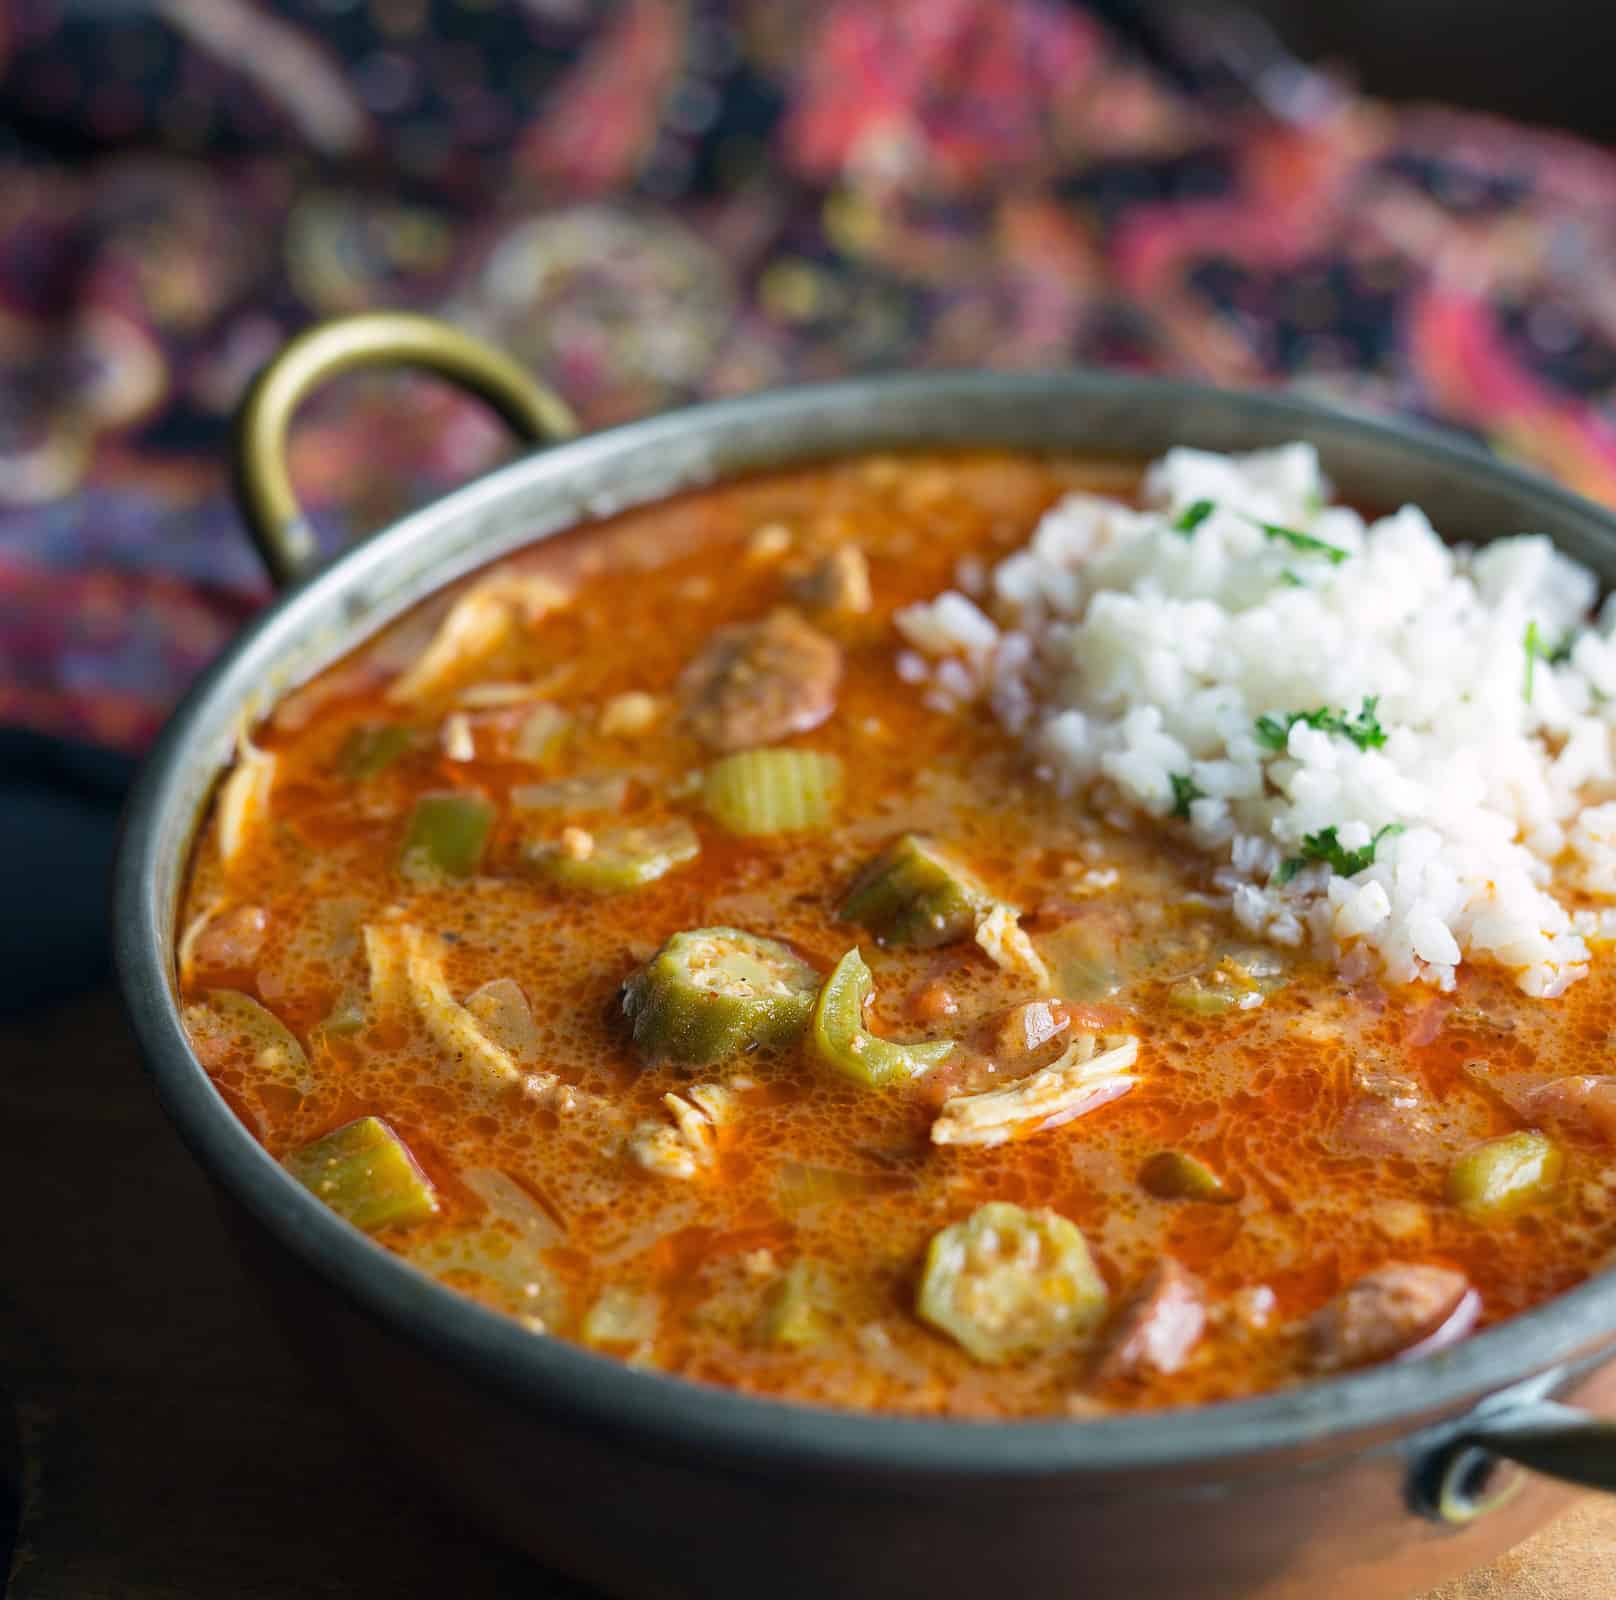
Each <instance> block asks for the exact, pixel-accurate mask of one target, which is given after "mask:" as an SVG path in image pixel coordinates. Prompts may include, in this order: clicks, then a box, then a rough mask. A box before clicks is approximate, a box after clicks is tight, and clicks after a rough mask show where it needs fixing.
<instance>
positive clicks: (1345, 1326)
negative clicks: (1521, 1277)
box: [1307, 1262, 1481, 1372]
mask: <svg viewBox="0 0 1616 1600" xmlns="http://www.w3.org/2000/svg"><path fill="white" fill-rule="evenodd" d="M1480 1310H1481V1301H1480V1297H1479V1296H1478V1295H1477V1294H1476V1292H1475V1291H1474V1290H1473V1289H1472V1288H1471V1287H1470V1280H1469V1279H1468V1278H1467V1277H1465V1275H1464V1274H1463V1273H1462V1272H1455V1271H1454V1270H1452V1269H1451V1268H1449V1267H1433V1266H1423V1265H1415V1264H1411V1263H1407V1262H1392V1263H1390V1264H1389V1265H1387V1266H1384V1267H1377V1268H1376V1269H1375V1270H1374V1271H1373V1272H1371V1273H1368V1274H1366V1275H1365V1276H1364V1277H1362V1278H1360V1279H1358V1281H1357V1282H1356V1283H1354V1284H1352V1285H1351V1286H1350V1287H1349V1288H1347V1289H1344V1290H1343V1291H1342V1292H1341V1293H1340V1294H1338V1295H1337V1296H1336V1297H1335V1299H1334V1300H1332V1301H1330V1303H1329V1304H1328V1305H1326V1306H1325V1307H1323V1308H1322V1309H1321V1310H1320V1311H1318V1312H1317V1313H1316V1314H1315V1315H1314V1317H1313V1319H1312V1321H1311V1322H1309V1324H1308V1329H1307V1332H1308V1343H1309V1347H1310V1348H1309V1359H1310V1364H1311V1365H1312V1368H1313V1370H1314V1371H1315V1372H1339V1371H1342V1370H1343V1369H1345V1368H1348V1367H1362V1366H1367V1365H1368V1364H1369V1363H1370V1362H1373V1361H1385V1360H1386V1359H1387V1358H1388V1357H1390V1356H1395V1355H1414V1354H1424V1353H1426V1352H1427V1351H1428V1350H1434V1349H1438V1348H1440V1347H1441V1346H1442V1345H1447V1344H1452V1343H1454V1342H1455V1341H1457V1340H1459V1339H1462V1338H1463V1337H1464V1336H1465V1334H1467V1333H1469V1331H1470V1330H1471V1328H1473V1327H1474V1326H1475V1323H1476V1317H1477V1314H1478V1313H1479V1312H1480Z"/></svg>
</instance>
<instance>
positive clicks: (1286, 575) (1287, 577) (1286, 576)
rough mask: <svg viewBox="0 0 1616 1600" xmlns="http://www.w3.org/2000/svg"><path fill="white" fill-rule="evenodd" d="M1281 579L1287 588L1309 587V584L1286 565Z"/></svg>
mask: <svg viewBox="0 0 1616 1600" xmlns="http://www.w3.org/2000/svg"><path fill="white" fill-rule="evenodd" d="M1279 581H1280V582H1281V583H1282V584H1284V585H1285V587H1286V588H1287V589H1305V588H1306V587H1307V585H1306V584H1305V583H1303V582H1302V580H1301V579H1300V578H1298V577H1297V576H1296V574H1295V573H1294V572H1292V571H1291V569H1290V568H1289V567H1286V568H1285V570H1284V571H1283V572H1281V573H1280V575H1279Z"/></svg>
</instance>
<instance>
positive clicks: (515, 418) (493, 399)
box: [231, 311, 578, 586]
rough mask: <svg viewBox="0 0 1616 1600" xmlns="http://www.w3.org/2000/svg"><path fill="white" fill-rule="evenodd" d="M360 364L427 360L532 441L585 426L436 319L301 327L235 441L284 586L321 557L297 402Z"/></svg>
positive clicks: (522, 374) (249, 397) (377, 316)
mask: <svg viewBox="0 0 1616 1600" xmlns="http://www.w3.org/2000/svg"><path fill="white" fill-rule="evenodd" d="M360 367H420V368H422V369H424V370H425V371H427V372H434V373H436V374H437V375H438V376H439V377H442V378H447V379H449V381H450V382H451V383H457V384H459V385H460V386H461V387H462V388H465V389H469V390H470V391H471V392H472V393H473V394H475V395H477V396H479V397H480V398H481V399H483V400H486V401H487V402H488V404H489V405H490V406H492V407H493V409H494V410H495V411H497V412H498V413H499V415H500V416H501V417H503V418H504V419H505V421H506V422H507V423H508V424H509V425H510V427H511V429H512V430H513V431H514V432H515V433H516V434H518V435H519V436H520V437H521V438H523V439H524V440H526V441H528V442H529V443H531V444H549V443H553V442H554V441H555V440H558V439H566V438H570V437H571V436H572V435H573V434H575V433H576V432H577V431H578V424H577V423H576V421H575V420H574V419H573V415H572V412H571V411H570V410H569V409H568V407H567V404H566V402H565V401H564V400H562V399H561V398H560V396H559V395H556V394H555V393H553V392H552V391H551V390H549V389H547V388H546V387H545V386H544V385H543V384H542V383H540V382H539V381H538V380H537V379H536V378H534V377H533V376H532V375H531V374H529V373H528V372H527V371H526V370H525V369H524V368H523V367H521V366H520V365H519V364H518V363H517V362H515V361H513V360H512V359H511V358H510V357H509V356H507V355H506V354H504V352H503V351H500V350H496V349H494V347H493V346H492V345H488V344H484V343H483V342H482V341H481V340H480V339H474V338H473V337H472V336H471V335H470V334H466V333H462V332H461V331H460V330H459V329H458V328H453V327H451V326H450V325H449V324H448V323H446V322H439V321H438V320H436V319H435V318H433V317H422V316H417V315H415V314H414V313H413V312H407V311H366V312H361V313H359V314H358V315H356V316H351V317H335V318H333V319H332V320H331V321H329V322H321V323H317V324H316V325H315V326H314V327H312V328H309V329H308V330H307V331H305V332H303V333H300V334H299V335H298V336H297V337H296V338H295V339H293V340H292V341H291V342H290V343H289V344H288V345H287V346H286V347H285V348H284V349H283V350H282V351H281V352H280V353H279V354H278V355H276V356H274V357H273V358H272V359H271V360H270V361H269V362H268V363H267V365H265V366H264V367H263V368H262V369H261V370H260V371H259V373H258V374H257V376H256V377H255V378H254V379H253V380H252V383H251V384H250V385H249V386H248V388H247V392H246V394H245V395H244V396H243V397H242V401H241V405H240V406H239V407H238V408H237V411H236V416H235V424H234V428H233V437H232V442H231V464H232V469H233V476H234V482H235V491H236V499H237V501H238V502H239V503H240V506H241V512H242V515H243V517H245V518H246V522H247V530H248V532H249V533H251V534H252V537H253V543H254V544H256V545H257V546H258V553H259V555H261V556H262V557H263V559H264V565H265V566H266V567H268V568H269V574H270V577H272V578H273V579H274V580H275V582H276V584H277V585H281V586H284V585H286V584H288V583H290V582H291V581H292V580H293V579H294V578H296V577H298V576H299V574H300V573H302V572H303V571H304V570H305V569H306V568H307V567H308V565H309V562H310V560H311V559H312V557H313V556H314V554H315V543H314V535H313V533H312V531H311V530H310V528H309V523H308V519H307V518H306V517H305V516H304V515H303V510H302V507H301V506H299V504H298V501H297V495H296V494H295V492H294V491H293V489H292V478H291V473H290V472H289V471H288V470H287V465H286V435H287V430H288V429H289V428H290V426H291V422H292V418H293V416H294V414H295V413H296V411H297V408H298V407H299V406H300V405H301V404H302V403H303V401H304V400H306V399H307V398H308V396H309V395H310V394H311V393H312V392H313V391H314V390H315V389H316V388H317V387H318V386H319V385H320V384H322V383H324V382H325V381H326V379H327V378H334V377H336V376H337V374H339V373H342V372H352V371H354V370H355V369H356V368H360Z"/></svg>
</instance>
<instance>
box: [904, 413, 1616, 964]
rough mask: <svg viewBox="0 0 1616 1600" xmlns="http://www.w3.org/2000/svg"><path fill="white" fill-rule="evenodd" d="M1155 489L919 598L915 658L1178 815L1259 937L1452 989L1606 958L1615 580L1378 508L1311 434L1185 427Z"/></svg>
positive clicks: (1061, 526)
mask: <svg viewBox="0 0 1616 1600" xmlns="http://www.w3.org/2000/svg"><path fill="white" fill-rule="evenodd" d="M1145 498H1146V502H1147V509H1144V510H1138V509H1135V508H1133V507H1130V506H1128V505H1125V504H1123V503H1121V502H1119V501H1115V500H1108V499H1100V498H1096V497H1093V496H1088V495H1077V496H1073V497H1070V498H1068V499H1067V500H1065V501H1064V502H1063V503H1062V504H1060V505H1059V506H1057V507H1056V508H1055V509H1054V510H1052V511H1050V512H1049V513H1048V514H1047V515H1046V516H1045V517H1044V519H1043V521H1042V522H1041V523H1040V524H1039V526H1038V529H1037V531H1036V533H1035V534H1034V536H1033V538H1032V541H1031V542H1030V544H1029V545H1028V546H1027V547H1026V548H1025V549H1023V550H1021V551H1019V552H1018V553H1017V554H1015V555H1013V556H1011V557H1009V558H1008V559H1007V560H1005V561H1004V562H1002V563H1001V564H1000V565H999V566H998V568H997V569H996V570H994V571H993V572H992V573H991V574H990V575H988V576H987V577H986V579H985V581H983V582H979V583H976V584H975V585H974V586H975V587H976V588H977V589H978V591H979V592H978V594H977V597H976V599H972V598H969V597H968V596H967V595H965V594H963V593H960V592H957V591H950V592H948V593H946V594H944V595H942V596H940V597H939V598H938V599H936V600H934V601H931V602H929V603H926V604H923V605H917V606H912V607H909V608H908V609H907V610H905V611H903V612H902V613H900V614H899V617H898V623H899V627H900V629H901V630H902V633H903V635H904V637H905V640H906V643H907V645H908V647H909V648H908V649H906V650H904V651H903V652H902V653H901V655H900V658H899V670H900V672H901V673H902V675H903V676H904V677H905V678H907V679H909V680H910V681H912V682H916V683H922V682H923V683H924V684H925V685H926V692H927V694H928V696H929V697H930V698H931V699H932V701H933V702H934V703H937V704H945V705H946V704H956V703H959V702H962V701H966V700H971V699H977V698H981V697H986V698H987V699H988V701H989V703H990V704H991V705H992V708H993V710H994V712H995V713H996V715H997V716H998V718H999V719H1000V720H1001V721H1002V722H1003V723H1004V725H1005V726H1006V727H1007V728H1008V729H1010V730H1011V731H1012V732H1013V733H1014V734H1016V735H1017V736H1018V737H1019V738H1020V739H1022V740H1023V741H1024V742H1025V744H1026V745H1027V747H1028V749H1029V750H1030V752H1031V753H1032V754H1033V756H1034V758H1035V759H1036V761H1037V762H1038V765H1039V770H1040V771H1041V772H1043V773H1045V774H1046V775H1047V776H1048V777H1049V778H1050V780H1051V781H1053V782H1055V783H1058V784H1059V785H1060V786H1061V788H1062V790H1063V791H1064V792H1066V793H1070V794H1073V795H1074V796H1075V795H1078V794H1082V795H1084V796H1085V797H1087V798H1088V799H1090V800H1092V801H1097V802H1098V803H1100V804H1102V805H1106V806H1114V805H1115V804H1117V803H1118V801H1120V802H1121V803H1122V804H1124V805H1126V806H1128V807H1130V808H1134V809H1136V810H1137V811H1140V812H1143V813H1146V814H1148V815H1150V816H1152V817H1156V818H1163V819H1172V818H1174V817H1175V816H1176V817H1177V818H1179V819H1181V820H1178V821H1176V822H1174V823H1173V825H1174V826H1177V827H1181V828H1182V829H1184V830H1185V832H1186V834H1187V836H1188V837H1189V838H1190V839H1192V840H1193V841H1194V843H1195V844H1196V845H1197V846H1199V848H1200V849H1202V850H1204V851H1205V852H1206V853H1207V854H1208V856H1210V857H1211V858H1212V859H1213V861H1214V863H1215V870H1214V874H1213V878H1214V882H1215V884H1216V886H1217V887H1218V889H1219V890H1220V891H1221V892H1222V893H1224V894H1226V895H1227V896H1228V900H1229V904H1230V906H1231V908H1232V910H1233V913H1234V915H1235V916H1236V917H1237V918H1238V919H1239V921H1240V922H1241V923H1242V924H1243V925H1244V926H1245V927H1246V928H1247V929H1249V930H1250V931H1251V932H1252V933H1253V934H1258V935H1262V936H1264V937H1266V938H1268V939H1270V940H1273V941H1274V942H1276V943H1279V944H1290V945H1295V944H1299V943H1301V942H1303V941H1304V940H1305V939H1308V938H1312V939H1314V940H1317V941H1319V942H1320V943H1321V944H1323V945H1325V946H1326V947H1328V948H1330V949H1332V950H1333V951H1334V952H1335V953H1336V956H1337V959H1338V961H1339V962H1340V964H1341V965H1342V967H1343V969H1344V970H1346V971H1348V972H1349V973H1357V972H1366V971H1368V970H1370V969H1371V968H1372V967H1373V966H1375V965H1377V964H1378V965H1379V966H1381V967H1382V968H1383V969H1384V971H1385V973H1386V975H1387V976H1388V977H1389V978H1390V979H1392V980H1393V981H1397V982H1409V981H1414V980H1424V981H1427V982H1431V983H1435V984H1437V985H1439V986H1440V987H1442V988H1451V987H1452V985H1453V982H1454V970H1455V968H1456V967H1457V966H1458V964H1459V962H1460V961H1461V960H1463V959H1465V958H1470V959H1473V960H1487V961H1493V962H1497V963H1500V964H1501V965H1503V966H1504V967H1506V968H1508V969H1510V970H1511V971H1512V972H1513V973H1514V974H1515V976H1516V978H1517V980H1518V982H1519V984H1520V986H1521V988H1522V989H1524V990H1525V991H1526V992H1527V993H1529V994H1534V995H1554V994H1558V993H1560V992H1561V991H1562V990H1563V989H1564V988H1565V987H1566V985H1568V984H1570V983H1572V982H1574V981H1575V980H1576V979H1578V978H1580V977H1582V976H1584V975H1585V974H1586V973H1587V971H1588V959H1589V955H1588V944H1587V938H1588V937H1589V936H1606V935H1608V934H1610V933H1611V932H1612V931H1616V910H1602V909H1600V906H1601V902H1603V901H1606V900H1608V899H1609V898H1610V897H1613V896H1616V760H1613V756H1616V747H1613V734H1616V604H1613V603H1612V602H1609V601H1608V602H1607V603H1606V604H1605V606H1604V607H1603V609H1602V610H1601V612H1600V614H1599V617H1598V619H1597V621H1595V620H1594V619H1593V618H1592V616H1591V615H1590V611H1591V607H1592V606H1593V604H1594V602H1595V599H1596V597H1597V585H1596V582H1595V580H1594V577H1593V575H1592V574H1591V573H1590V572H1588V571H1587V570H1586V569H1585V568H1583V567H1581V566H1579V565H1578V564H1577V563H1575V562H1573V561H1571V560H1569V559H1567V558H1566V557H1565V556H1563V555H1561V554H1559V553H1558V552H1557V551H1556V550H1555V549H1554V547H1553V546H1552V545H1551V544H1550V542H1549V541H1548V540H1547V539H1546V538H1543V537H1540V536H1532V535H1523V536H1520V537H1515V538H1504V539H1499V540H1497V541H1496V542H1494V543H1491V544H1488V545H1486V546H1484V547H1482V548H1479V549H1472V548H1468V547H1464V546H1457V547H1450V546H1448V545H1445V544H1444V543H1443V542H1442V540H1441V539H1440V538H1439V537H1438V536H1437V534H1436V533H1435V531H1434V530H1433V529H1432V527H1431V525H1430V523H1429V522H1428V521H1427V520H1426V518H1425V516H1424V514H1423V513H1422V512H1420V511H1419V510H1418V509H1417V508H1416V507H1413V506H1405V507H1404V508H1403V509H1402V510H1401V511H1399V512H1397V513H1396V514H1395V515H1394V516H1389V517H1385V518H1382V519H1381V520H1380V521H1378V522H1374V523H1371V524H1369V525H1367V526H1366V525H1365V523H1364V520H1363V519H1362V517H1360V516H1359V515H1358V514H1357V513H1356V512H1355V511H1353V510H1351V509H1350V508H1348V507H1345V506H1339V505H1330V504H1328V503H1327V486H1326V484H1325V483H1324V480H1323V478H1322V476H1321V474H1320V471H1319V464H1318V459H1317V456H1316V455H1315V453H1314V451H1313V449H1312V447H1311V446H1309V445H1305V444H1295V445H1289V446H1287V447H1285V448H1284V449H1280V450H1273V451H1266V452H1262V453H1260V454H1254V455H1248V456H1220V455H1212V454H1208V453H1206V452H1203V451H1198V450H1185V449H1180V450H1174V451H1172V452H1170V453H1169V454H1168V455H1167V456H1166V457H1165V458H1164V459H1163V460H1161V461H1159V462H1157V463H1156V464H1155V466H1153V467H1152V468H1151V470H1150V472H1149V474H1148V476H1147V479H1146V492H1145ZM970 576H971V577H973V578H974V577H975V576H976V575H975V574H970ZM978 601H980V604H979V603H978ZM1366 702H1367V704H1366ZM1299 713H1305V714H1306V715H1305V717H1304V716H1298V714H1299ZM1259 719H1264V720H1262V721H1261V722H1260V720H1259ZM1329 830H1334V831H1333V832H1331V831H1329ZM1573 905H1576V906H1580V907H1581V908H1582V909H1579V910H1576V911H1574V912H1573V910H1572V909H1570V907H1571V906H1573Z"/></svg>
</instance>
